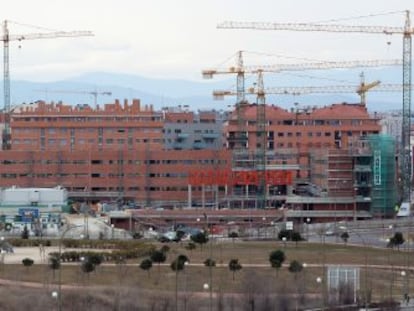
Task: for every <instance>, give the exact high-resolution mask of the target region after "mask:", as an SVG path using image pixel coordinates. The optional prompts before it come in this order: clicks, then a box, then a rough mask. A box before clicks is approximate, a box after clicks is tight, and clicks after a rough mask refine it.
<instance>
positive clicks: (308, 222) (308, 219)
mask: <svg viewBox="0 0 414 311" xmlns="http://www.w3.org/2000/svg"><path fill="white" fill-rule="evenodd" d="M310 221H311V219H310V218H309V217H308V218H306V238H307V239H308V241H309V224H310Z"/></svg>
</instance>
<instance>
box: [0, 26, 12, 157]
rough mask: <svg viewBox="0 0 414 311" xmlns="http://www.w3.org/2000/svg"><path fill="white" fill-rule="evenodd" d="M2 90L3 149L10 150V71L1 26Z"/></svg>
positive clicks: (5, 35)
mask: <svg viewBox="0 0 414 311" xmlns="http://www.w3.org/2000/svg"><path fill="white" fill-rule="evenodd" d="M3 74H4V75H3V88H4V111H3V113H4V129H3V137H2V138H3V140H2V142H3V149H6V150H7V149H10V139H11V137H10V136H11V131H10V70H9V29H8V27H7V21H4V24H3Z"/></svg>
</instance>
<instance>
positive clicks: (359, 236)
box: [339, 226, 368, 310]
mask: <svg viewBox="0 0 414 311" xmlns="http://www.w3.org/2000/svg"><path fill="white" fill-rule="evenodd" d="M339 229H341V230H347V228H346V227H344V226H340V227H339ZM351 232H352V233H354V234H355V235H356V236H357V237H358V238H359V239H361V241H362V244H363V246H364V249H365V252H364V253H365V263H364V265H365V276H364V283H365V285H364V287H365V295H364V308H365V310H366V309H367V306H368V253H367V244H366V242H365V239H364V238H363V236H362V235H361V234H360V233H358V232H357V231H354V230H351ZM355 291H356V289H355V285H354V296H356V293H355ZM354 300H356V297H354Z"/></svg>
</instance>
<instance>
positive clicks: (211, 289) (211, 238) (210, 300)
mask: <svg viewBox="0 0 414 311" xmlns="http://www.w3.org/2000/svg"><path fill="white" fill-rule="evenodd" d="M204 219H205V221H206V230H208V232H209V233H211V230H210V229H209V223H208V216H207V214H204ZM209 235H210V237H209V238H210V260H213V237H212V235H211V234H209ZM208 269H209V280H210V284H209V289H210V298H209V311H212V310H213V266H212V265H209V267H208Z"/></svg>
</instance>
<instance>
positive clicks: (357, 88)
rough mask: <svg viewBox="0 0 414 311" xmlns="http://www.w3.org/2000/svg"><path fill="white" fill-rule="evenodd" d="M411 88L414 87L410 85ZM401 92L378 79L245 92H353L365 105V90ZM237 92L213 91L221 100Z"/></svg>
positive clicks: (295, 93) (285, 93)
mask: <svg viewBox="0 0 414 311" xmlns="http://www.w3.org/2000/svg"><path fill="white" fill-rule="evenodd" d="M411 88H414V86H412V87H411ZM368 91H371V92H402V91H403V86H402V84H380V81H378V80H377V81H374V82H371V83H368V84H364V85H362V84H360V85H324V86H304V87H294V86H285V87H284V86H280V87H267V88H264V89H263V90H262V91H260V92H259V91H258V89H257V88H255V87H248V88H247V89H246V94H248V95H257V96H259V94H261V93H264V94H277V95H304V94H314V93H352V92H355V93H357V94H358V95H360V97H361V104H363V105H365V104H366V102H365V97H366V92H368ZM235 95H237V93H236V92H235V91H233V90H217V91H213V96H214V99H217V100H222V99H224V97H225V96H235Z"/></svg>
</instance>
